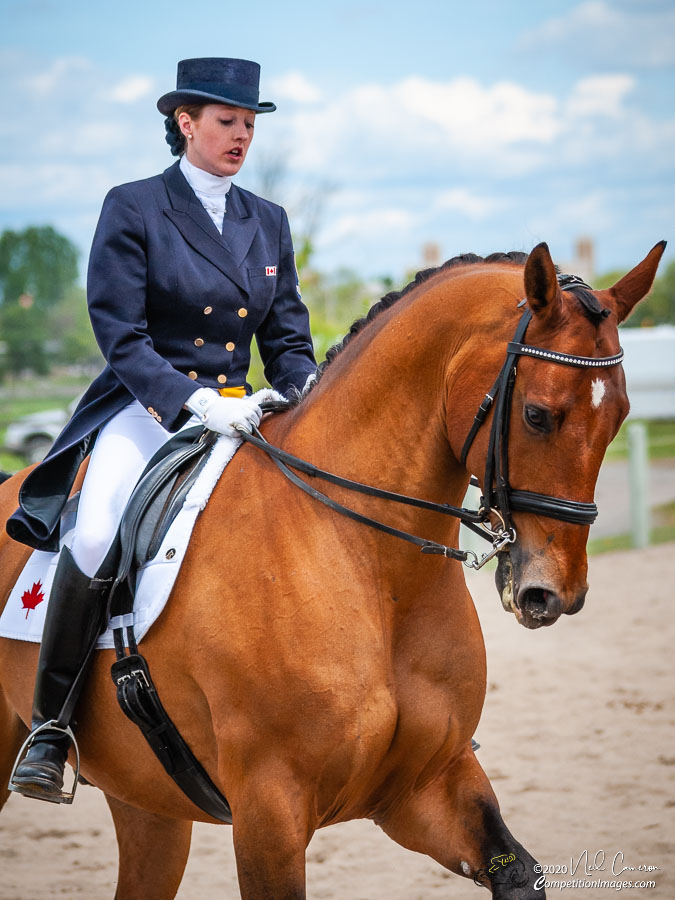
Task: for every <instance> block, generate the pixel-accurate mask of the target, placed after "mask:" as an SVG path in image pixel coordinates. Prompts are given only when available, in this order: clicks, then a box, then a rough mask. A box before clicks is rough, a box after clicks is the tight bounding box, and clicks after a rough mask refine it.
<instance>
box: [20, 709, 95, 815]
mask: <svg viewBox="0 0 675 900" xmlns="http://www.w3.org/2000/svg"><path fill="white" fill-rule="evenodd" d="M41 731H59V732H61V734H65V735H66V737H67V738H68V739H69V740H70V743H71V745H72V746H73V747H74V748H75V777H74V779H73V786H72V788H71V789H70V791H66V790H63V789H62V790H61V793H60V794H51V795H50V794H48V793H46V792H43V791H33V790H31V789H30V788H28V787H26V786H25V785H22V784H17V783H16V782H15V781H14V776H15V775H16V770H17V768H18V767H19V764H20V763H21V762H22V761H23V759H24V757H25V756H26V754H27V753H28V751H29V750H30V748H31V747H32V746H33V743H34V741H35V738H36V737H37V735H38V734H40V732H41ZM69 749H70V748H69ZM67 761H68V760H67V757H66V762H67ZM64 769H65V763H64ZM64 775H65V772H64ZM79 777H80V748H79V747H78V746H77V741H76V740H75V735H74V734H73V730H72V728H71V727H70V725H66V726H65V728H64V727H63V726H62V725H59V724H58V720H57V719H50V720H49V721H48V722H44V723H43V724H42V725H39V726H38V727H37V728H36V729H34V730H33V731H31V733H30V734H29V735H28V737H27V738H26V740H25V741H24V742H23V744H22V745H21V749H20V750H19V753H18V755H17V757H16V760H15V762H14V766H13V768H12V774H11V775H10V776H9V784H8V785H7V787H8V789H9V790H10V791H16V793H17V794H23V796H24V797H30V798H31V799H33V800H46V801H47V802H48V803H72V802H73V800H74V798H75V791H76V789H77V782H78V779H79Z"/></svg>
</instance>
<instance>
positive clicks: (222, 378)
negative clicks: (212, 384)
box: [216, 375, 227, 384]
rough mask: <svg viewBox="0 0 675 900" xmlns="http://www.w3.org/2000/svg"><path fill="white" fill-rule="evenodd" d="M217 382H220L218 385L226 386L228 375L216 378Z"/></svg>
mask: <svg viewBox="0 0 675 900" xmlns="http://www.w3.org/2000/svg"><path fill="white" fill-rule="evenodd" d="M216 381H217V382H218V384H225V382H226V381H227V375H219V376H218V377H217V378H216Z"/></svg>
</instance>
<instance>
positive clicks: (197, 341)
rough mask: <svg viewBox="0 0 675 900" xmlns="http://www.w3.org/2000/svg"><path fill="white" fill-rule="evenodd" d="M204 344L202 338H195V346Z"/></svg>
mask: <svg viewBox="0 0 675 900" xmlns="http://www.w3.org/2000/svg"><path fill="white" fill-rule="evenodd" d="M203 346H204V338H196V340H195V347H203Z"/></svg>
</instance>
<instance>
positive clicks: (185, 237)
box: [7, 58, 316, 803]
mask: <svg viewBox="0 0 675 900" xmlns="http://www.w3.org/2000/svg"><path fill="white" fill-rule="evenodd" d="M259 75H260V67H259V66H258V64H257V63H254V62H250V61H248V60H241V59H219V58H207V59H187V60H183V61H182V62H179V64H178V77H177V85H176V90H175V91H172V92H170V93H168V94H165V95H164V96H163V97H161V98H160V99H159V101H158V103H157V107H158V109H159V111H160V112H161V113H162V114H163V115H164V116H166V117H167V118H166V121H165V125H166V130H167V142H168V143H169V145H170V147H171V150H172V153H173V154H174V155H178V156H180V160H179V161H178V162H176V163H175V164H174V165H173V166H171V167H170V168H168V169H167V170H166V171H165V172H164V173H163V174H162V175H156V176H154V177H152V178H147V179H145V180H143V181H136V182H132V183H130V184H124V185H120V186H119V187H116V188H113V189H112V190H111V191H110V193H109V194H108V196H107V197H106V199H105V202H104V204H103V210H102V212H101V217H100V219H99V223H98V227H97V229H96V234H95V236H94V242H93V245H92V250H91V257H90V262H89V273H88V283H87V299H88V305H89V313H90V317H91V322H92V326H93V329H94V333H95V335H96V339H97V341H98V343H99V346H100V347H101V350H102V352H103V355H104V357H105V359H106V361H107V366H106V368H105V369H104V371H103V372H102V373H101V374H100V375H99V376H98V378H96V380H95V381H94V382H93V383H92V385H91V386H90V387H89V389H88V390H87V392H86V393H85V395H84V396H83V398H82V400H81V402H80V404H79V405H78V407H77V409H76V411H75V413H74V414H73V417H72V419H71V420H70V422H69V423H68V424H67V425H66V427H65V429H64V430H63V432H62V433H61V435H60V436H59V437H58V438H57V440H56V442H55V444H54V446H53V447H52V449H51V450H50V452H49V454H48V455H47V457H46V458H45V460H44V461H43V462H42V463H41V464H40V465H39V466H38V467H37V468H36V469H35V470H34V471H33V472H32V473H31V474H30V475H29V476H28V478H27V479H26V480H25V482H24V484H23V486H22V489H21V492H20V498H19V502H20V506H19V509H18V510H17V511H16V513H15V514H14V515H13V516H12V517H11V518H10V519H9V521H8V523H7V531H8V533H9V534H10V536H11V537H12V538H14V539H15V540H18V541H21V542H23V543H26V544H29V545H30V546H32V547H36V548H38V549H42V550H51V551H56V550H58V546H59V517H60V514H61V511H62V508H63V505H64V503H65V501H66V499H67V497H68V494H69V492H70V489H71V487H72V484H73V481H74V479H75V476H76V474H77V471H78V469H79V466H80V463H81V462H82V460H83V459H84V457H85V456H86V455H87V453H89V452H90V451H91V457H90V460H89V467H88V470H87V474H86V477H85V480H84V484H83V487H82V492H81V496H80V501H79V507H78V513H77V520H76V526H75V531H74V537H73V541H72V546H71V547H70V548H69V547H66V546H64V547H63V549H62V550H61V555H60V558H59V563H58V567H57V570H56V574H55V577H54V582H53V586H52V590H51V597H50V602H49V607H48V612H47V617H46V621H45V628H44V634H43V640H42V646H41V649H40V657H39V661H38V673H37V680H36V686H35V696H34V702H33V715H32V729H33V731H32V734H33V742H32V743H31V745H30V747H29V750H28V753H27V755H26V757H25V758H24V759H23V760H22V761H21V762H20V763H19V765H18V766H17V768H16V770H15V772H14V773H13V778H12V782H11V786H12V789H13V790H16V791H18V792H19V793H23V794H25V795H26V796H30V797H37V798H39V799H44V800H50V801H52V802H56V803H59V802H65V801H66V800H67V795H66V794H64V792H63V775H64V767H65V761H66V757H67V754H68V749H69V746H70V743H71V739H70V734H68V733H66V732H65V731H64V730H63V727H60V726H65V725H66V724H67V723H66V722H64V721H62V720H61V717H60V714H61V710H62V707H63V706H64V703H65V701H66V698H67V697H68V694H69V693H70V691H71V688H73V684H74V682H75V681H76V678H77V675H78V673H79V672H80V670H81V669H82V668H83V666H84V665H85V663H86V661H87V658H88V656H89V654H90V650H91V648H92V646H93V644H94V643H95V641H96V639H97V637H98V634H99V633H100V630H101V628H102V625H103V624H104V616H105V600H106V596H107V587H106V581H105V579H104V578H103V577H101V576H102V575H104V574H105V572H104V571H103V570H104V569H105V568H106V567H105V566H103V563H104V560H105V559H106V556H107V555H108V553H109V550H110V548H111V546H112V544H113V541H114V538H115V535H116V532H117V528H118V526H119V523H120V520H121V516H122V513H123V511H124V507H125V505H126V503H127V500H128V498H129V496H130V494H131V491H132V489H133V487H134V485H135V483H136V481H137V480H138V478H139V477H140V475H141V474H142V472H143V470H144V468H145V466H146V464H147V462H148V461H149V460H150V458H151V457H152V456H153V455H154V454H155V452H156V451H157V450H158V449H159V448H160V447H161V446H162V444H164V443H165V442H166V441H167V440H168V439H169V438H170V436H171V433H172V432H176V431H177V430H179V429H181V428H184V427H186V426H188V425H195V424H197V423H198V422H201V423H203V424H204V425H205V426H206V427H207V428H209V429H211V430H213V431H217V432H221V433H224V434H233V433H234V432H233V430H232V425H233V424H234V425H243V426H244V427H246V428H248V429H250V428H251V427H252V426H253V425H256V424H258V422H259V421H260V415H261V413H260V408H259V407H258V406H257V405H256V404H255V402H254V401H252V400H251V399H250V396H249V395H250V392H251V388H250V386H249V385H248V384H247V382H246V375H247V372H248V368H249V365H250V343H251V340H252V338H253V336H254V335H255V337H256V339H257V342H258V346H259V348H260V354H261V357H262V360H263V363H264V366H265V375H266V377H267V379H268V380H269V382H270V383H271V384H272V386H273V387H274V388H275V389H276V390H278V391H279V392H280V393H282V394H287V395H291V394H292V393H294V392H296V391H301V390H302V389H303V387H304V386H305V384H306V382H307V379H308V378H309V376H311V375H312V374H313V373H314V371H315V368H316V363H315V360H314V354H313V351H312V340H311V336H310V332H309V318H308V314H307V309H306V308H305V306H304V305H303V303H302V301H301V300H300V295H299V291H298V287H297V276H296V269H295V263H294V257H293V245H292V243H291V235H290V231H289V227H288V220H287V217H286V213H285V212H284V210H283V209H281V207H279V206H276V205H275V204H273V203H270V202H268V201H266V200H263V199H262V198H260V197H257V196H256V195H254V194H252V193H250V192H249V191H245V190H242V189H241V188H239V187H237V186H236V185H235V184H233V183H232V177H233V176H234V175H236V174H237V173H238V172H239V170H240V169H241V166H242V164H243V162H244V160H245V158H246V154H247V152H248V149H249V146H250V144H251V140H252V138H253V130H254V125H255V119H256V114H257V113H267V112H273V111H274V110H275V109H276V107H275V105H274V104H273V103H260V102H259V100H258V83H259ZM195 417H196V418H195ZM92 446H93V450H92ZM97 575H98V576H99V577H98V578H97ZM80 680H81V679H77V685H76V687H75V688H74V691H77V689H78V687H79V683H80ZM71 700H72V697H71ZM69 706H70V703H69ZM57 722H58V726H57ZM55 726H57V727H55Z"/></svg>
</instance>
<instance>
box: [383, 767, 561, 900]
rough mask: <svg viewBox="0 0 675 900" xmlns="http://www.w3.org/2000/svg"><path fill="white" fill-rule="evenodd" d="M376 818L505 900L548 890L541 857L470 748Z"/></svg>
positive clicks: (401, 839) (536, 896)
mask: <svg viewBox="0 0 675 900" xmlns="http://www.w3.org/2000/svg"><path fill="white" fill-rule="evenodd" d="M375 821H376V822H377V824H378V825H380V827H381V828H382V829H383V830H384V831H385V832H386V833H387V834H388V835H389V837H391V838H393V840H395V841H396V842H397V843H398V844H401V845H402V846H403V847H407V848H408V849H409V850H416V851H417V852H418V853H425V854H426V855H427V856H431V857H432V858H433V859H435V860H437V862H439V863H440V864H441V865H442V866H445V867H446V868H447V869H450V870H451V871H453V872H456V873H457V874H458V875H464V876H465V877H467V878H471V879H473V880H474V881H475V882H476V883H477V884H481V885H483V886H485V887H488V888H490V889H491V890H492V894H493V897H495V898H499V900H541V898H543V897H544V896H545V893H544V890H543V888H541V889H539V890H537V889H535V884H536V883H537V881H539V880H540V878H541V876H539V875H538V874H537V873H536V871H535V869H534V866H535V864H536V861H535V860H534V859H533V858H532V856H530V854H529V853H528V852H527V851H526V850H525V849H524V847H522V846H521V844H519V843H518V841H516V839H515V838H514V837H513V835H512V834H511V833H510V831H509V830H508V828H507V827H506V825H505V824H504V821H503V819H502V817H501V815H500V812H499V806H498V803H497V799H496V797H495V795H494V793H493V791H492V788H491V786H490V782H489V781H488V779H487V776H486V775H485V773H484V772H483V770H482V769H481V767H480V765H479V764H478V762H477V761H476V758H475V756H474V754H473V752H472V751H470V750H468V749H467V751H466V752H465V753H464V755H463V756H462V757H461V758H460V759H459V761H458V762H457V763H455V764H454V765H453V766H452V767H451V768H449V769H448V770H446V771H445V772H444V773H443V774H442V775H441V776H440V777H439V778H437V779H435V780H434V781H432V782H430V783H429V784H427V785H425V786H424V787H423V788H421V789H419V790H415V789H413V790H412V791H411V792H410V793H409V794H408V796H407V797H405V799H404V800H403V801H402V802H401V801H399V802H397V803H396V804H395V805H392V807H391V808H389V809H388V810H387V811H386V812H384V813H383V814H382V815H381V816H376V817H375ZM540 884H541V882H540Z"/></svg>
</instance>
